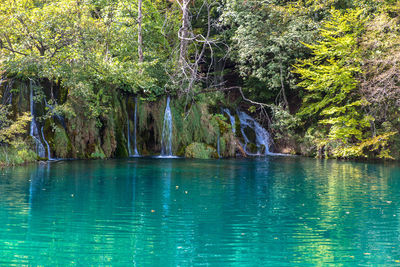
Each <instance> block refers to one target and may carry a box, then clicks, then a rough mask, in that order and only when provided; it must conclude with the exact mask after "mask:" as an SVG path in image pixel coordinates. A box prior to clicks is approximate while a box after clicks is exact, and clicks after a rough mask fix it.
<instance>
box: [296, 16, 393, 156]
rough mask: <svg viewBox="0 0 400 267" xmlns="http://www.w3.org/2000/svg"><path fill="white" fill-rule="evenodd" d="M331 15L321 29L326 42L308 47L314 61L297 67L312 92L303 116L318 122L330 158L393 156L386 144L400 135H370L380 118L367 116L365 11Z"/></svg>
mask: <svg viewBox="0 0 400 267" xmlns="http://www.w3.org/2000/svg"><path fill="white" fill-rule="evenodd" d="M330 14H331V17H330V18H329V20H326V21H325V22H324V23H323V27H322V29H321V31H320V37H321V40H320V41H318V42H316V43H314V44H306V46H307V47H308V48H309V49H311V50H312V52H313V57H311V58H309V59H306V60H303V61H300V62H299V63H298V64H297V65H296V66H295V68H296V69H295V73H297V74H299V75H300V77H301V79H302V81H301V82H300V83H299V84H298V85H299V86H300V87H302V88H304V89H305V91H306V92H307V94H306V96H305V97H304V102H303V106H302V108H301V109H300V112H299V113H298V115H300V116H301V117H302V118H303V119H313V118H317V119H318V122H317V123H318V124H319V127H321V130H322V136H321V137H320V138H318V139H315V142H316V144H317V147H318V149H319V150H320V151H322V150H324V153H325V156H333V157H342V158H348V157H362V156H365V155H366V154H365V153H366V152H368V150H369V151H378V150H379V149H382V150H381V151H379V152H380V153H383V154H382V157H387V155H388V152H387V150H385V149H386V145H387V142H388V139H389V137H390V136H392V135H393V134H394V133H387V134H383V135H379V136H377V137H373V138H371V137H370V136H371V135H372V133H370V132H369V130H370V127H371V123H373V121H374V119H373V118H372V117H371V116H368V115H366V114H365V108H366V107H367V106H368V105H369V103H368V101H366V100H365V99H362V98H361V96H360V94H359V91H358V89H359V82H358V79H357V78H358V76H359V75H360V73H361V68H360V65H361V64H360V63H361V62H362V58H361V51H360V48H359V44H358V42H359V38H360V35H361V34H362V32H363V30H364V26H365V22H366V18H365V17H364V16H363V15H362V14H363V10H362V9H353V10H347V11H339V10H335V9H332V10H331V12H330ZM383 151H386V152H383Z"/></svg>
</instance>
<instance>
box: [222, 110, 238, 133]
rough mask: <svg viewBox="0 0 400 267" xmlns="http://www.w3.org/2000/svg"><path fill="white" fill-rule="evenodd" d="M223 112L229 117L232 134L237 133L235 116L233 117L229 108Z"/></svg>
mask: <svg viewBox="0 0 400 267" xmlns="http://www.w3.org/2000/svg"><path fill="white" fill-rule="evenodd" d="M222 111H223V112H225V113H226V115H228V117H229V120H230V121H231V126H232V132H233V133H235V132H236V129H235V116H233V115H232V114H231V112H230V111H229V109H227V108H224V109H222Z"/></svg>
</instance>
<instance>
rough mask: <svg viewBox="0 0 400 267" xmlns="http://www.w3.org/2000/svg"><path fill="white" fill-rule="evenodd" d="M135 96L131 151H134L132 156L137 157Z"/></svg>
mask: <svg viewBox="0 0 400 267" xmlns="http://www.w3.org/2000/svg"><path fill="white" fill-rule="evenodd" d="M137 106H138V104H137V98H136V97H135V115H134V117H133V126H134V129H133V152H134V153H135V154H134V156H135V157H138V156H139V152H138V150H137V142H136V129H137Z"/></svg>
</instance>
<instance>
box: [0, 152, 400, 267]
mask: <svg viewBox="0 0 400 267" xmlns="http://www.w3.org/2000/svg"><path fill="white" fill-rule="evenodd" d="M13 264H14V265H45V266H54V265H74V264H76V265H83V266H87V265H109V264H114V265H123V266H132V265H136V266H160V265H162V266H178V265H179V266H191V265H209V266H268V265H269V266H271V265H273V266H285V265H295V266H303V265H304V266H313V265H329V264H332V265H333V264H336V265H340V264H342V265H354V264H361V265H377V264H385V265H396V264H400V168H399V167H398V166H396V165H384V164H371V163H369V164H367V163H351V162H337V161H318V160H312V159H303V158H287V157H270V158H267V159H259V160H214V161H197V160H185V159H141V158H133V159H128V160H112V161H71V162H53V163H50V164H48V165H45V166H36V165H34V166H27V167H16V168H12V169H5V170H0V265H13Z"/></svg>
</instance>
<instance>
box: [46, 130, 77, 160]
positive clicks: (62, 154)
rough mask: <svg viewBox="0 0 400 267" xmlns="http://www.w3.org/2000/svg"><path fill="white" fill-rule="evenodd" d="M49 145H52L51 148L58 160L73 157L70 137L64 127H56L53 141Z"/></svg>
mask: <svg viewBox="0 0 400 267" xmlns="http://www.w3.org/2000/svg"><path fill="white" fill-rule="evenodd" d="M49 143H50V144H52V146H51V147H52V149H53V151H54V153H55V156H56V157H57V158H68V157H71V154H72V145H71V141H70V140H69V138H68V135H67V133H66V132H65V129H64V128H63V127H62V126H60V125H56V126H55V129H54V137H53V140H49Z"/></svg>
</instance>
